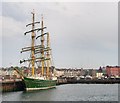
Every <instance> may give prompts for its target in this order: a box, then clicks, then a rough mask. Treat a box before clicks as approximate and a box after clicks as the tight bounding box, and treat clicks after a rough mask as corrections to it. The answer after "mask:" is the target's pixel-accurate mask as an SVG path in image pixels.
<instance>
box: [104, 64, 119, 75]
mask: <svg viewBox="0 0 120 103" xmlns="http://www.w3.org/2000/svg"><path fill="white" fill-rule="evenodd" d="M106 73H107V75H108V77H111V76H114V77H120V66H106Z"/></svg>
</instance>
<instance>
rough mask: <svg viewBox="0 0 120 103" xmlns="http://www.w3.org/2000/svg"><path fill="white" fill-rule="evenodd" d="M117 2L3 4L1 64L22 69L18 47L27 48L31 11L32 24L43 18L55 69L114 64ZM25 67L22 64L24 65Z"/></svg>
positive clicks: (0, 20)
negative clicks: (34, 17) (33, 19)
mask: <svg viewBox="0 0 120 103" xmlns="http://www.w3.org/2000/svg"><path fill="white" fill-rule="evenodd" d="M117 5H118V3H117V2H39V3H38V2H37V3H35V2H33V3H30V2H26V3H25V2H24V3H23V2H21V3H18V2H16V3H13V2H6V3H5V2H4V3H2V15H1V16H0V22H2V35H0V36H1V37H0V38H2V49H1V48H0V49H1V50H2V64H1V65H0V66H5V67H9V66H11V65H13V66H16V65H17V66H22V65H20V64H19V61H20V59H23V58H24V59H26V57H27V56H28V54H27V53H24V54H20V50H21V48H22V47H25V46H29V45H30V35H29V34H28V35H26V36H24V32H25V31H27V30H28V28H26V27H25V25H26V24H28V23H30V22H31V19H32V15H31V11H32V10H33V9H35V13H36V21H40V19H41V14H43V15H44V24H45V26H47V31H49V33H50V37H51V38H50V39H51V47H52V56H53V62H54V65H55V67H61V68H62V67H66V68H69V67H70V68H99V66H106V65H118V20H117V19H118V7H117ZM24 65H26V64H24Z"/></svg>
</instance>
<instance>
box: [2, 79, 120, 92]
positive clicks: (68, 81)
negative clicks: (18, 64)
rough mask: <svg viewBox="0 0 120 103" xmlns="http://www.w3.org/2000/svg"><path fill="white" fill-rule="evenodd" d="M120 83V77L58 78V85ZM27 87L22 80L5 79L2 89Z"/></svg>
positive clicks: (13, 89) (21, 89)
mask: <svg viewBox="0 0 120 103" xmlns="http://www.w3.org/2000/svg"><path fill="white" fill-rule="evenodd" d="M75 83H81V84H114V83H117V84H120V79H105V80H98V79H95V80H92V79H79V80H77V79H76V78H75V77H72V78H70V77H67V78H66V77H59V78H58V80H57V85H61V84H75ZM24 89H25V85H24V82H23V81H22V80H12V81H11V80H5V81H2V82H1V85H0V91H2V92H11V91H23V90H24Z"/></svg>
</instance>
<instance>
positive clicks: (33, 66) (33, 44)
mask: <svg viewBox="0 0 120 103" xmlns="http://www.w3.org/2000/svg"><path fill="white" fill-rule="evenodd" d="M32 14H33V18H32V35H31V38H32V43H31V47H32V48H31V59H32V61H31V63H32V76H34V74H35V48H34V46H35V33H34V21H35V20H34V19H35V13H34V11H33V12H32Z"/></svg>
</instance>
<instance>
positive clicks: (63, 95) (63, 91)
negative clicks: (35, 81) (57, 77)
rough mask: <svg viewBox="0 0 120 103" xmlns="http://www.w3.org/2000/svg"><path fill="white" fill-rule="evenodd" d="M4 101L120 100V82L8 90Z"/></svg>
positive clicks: (3, 97) (3, 95)
mask: <svg viewBox="0 0 120 103" xmlns="http://www.w3.org/2000/svg"><path fill="white" fill-rule="evenodd" d="M2 101H118V84H65V85H59V86H57V87H56V88H53V89H49V90H40V91H29V92H25V91H18V92H6V93H3V94H2Z"/></svg>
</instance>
